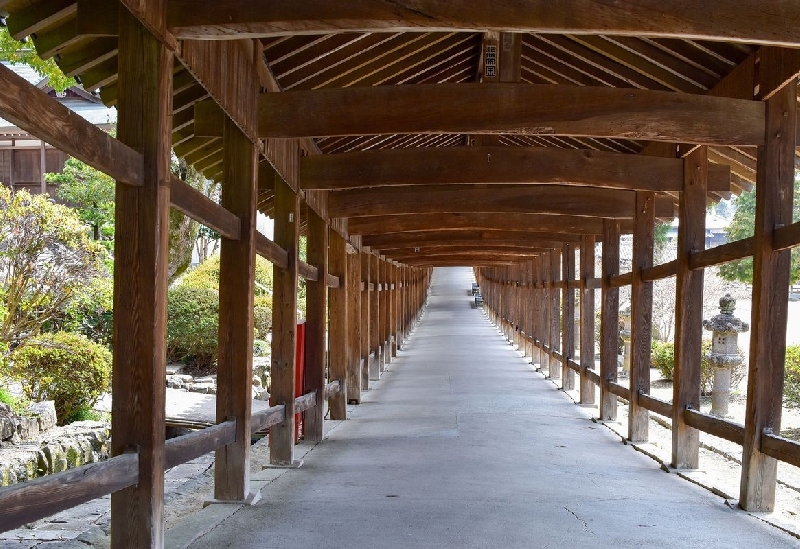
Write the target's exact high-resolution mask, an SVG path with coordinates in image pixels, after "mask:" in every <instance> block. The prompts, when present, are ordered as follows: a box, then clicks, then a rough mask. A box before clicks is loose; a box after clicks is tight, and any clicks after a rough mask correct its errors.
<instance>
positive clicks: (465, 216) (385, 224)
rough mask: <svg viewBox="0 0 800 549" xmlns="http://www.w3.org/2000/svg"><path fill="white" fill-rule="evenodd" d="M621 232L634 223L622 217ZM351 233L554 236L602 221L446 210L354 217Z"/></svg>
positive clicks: (595, 229)
mask: <svg viewBox="0 0 800 549" xmlns="http://www.w3.org/2000/svg"><path fill="white" fill-rule="evenodd" d="M620 225H621V227H622V230H623V232H627V233H630V232H631V231H632V230H633V223H632V222H631V221H630V220H621V221H620ZM347 227H348V232H349V233H350V234H351V235H384V234H389V233H402V232H412V233H416V232H421V231H437V230H443V229H450V230H453V231H459V230H462V231H476V230H477V231H495V230H500V231H519V232H520V233H521V234H524V233H525V232H526V231H537V232H548V233H552V234H554V235H555V234H557V235H563V234H567V235H570V236H574V235H575V234H603V220H602V219H598V218H590V217H580V216H569V215H549V214H535V213H533V214H532V213H521V214H518V213H505V214H503V215H496V214H493V213H449V214H419V215H388V216H372V217H356V218H352V219H349V220H348V222H347Z"/></svg>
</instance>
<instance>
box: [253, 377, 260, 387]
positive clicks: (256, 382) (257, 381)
mask: <svg viewBox="0 0 800 549" xmlns="http://www.w3.org/2000/svg"><path fill="white" fill-rule="evenodd" d="M261 386H262V381H261V377H259V376H253V387H261Z"/></svg>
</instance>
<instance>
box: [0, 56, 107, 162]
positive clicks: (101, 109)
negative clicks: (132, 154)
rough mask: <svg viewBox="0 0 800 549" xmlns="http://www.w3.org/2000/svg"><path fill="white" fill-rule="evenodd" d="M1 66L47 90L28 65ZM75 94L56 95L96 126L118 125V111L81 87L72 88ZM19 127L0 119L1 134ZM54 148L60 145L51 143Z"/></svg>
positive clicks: (0, 63)
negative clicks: (97, 99)
mask: <svg viewBox="0 0 800 549" xmlns="http://www.w3.org/2000/svg"><path fill="white" fill-rule="evenodd" d="M0 65H3V66H4V67H6V68H8V69H11V70H12V71H13V72H14V73H16V74H17V75H18V76H21V77H22V78H24V79H25V80H26V81H27V82H29V83H30V84H33V85H34V86H37V87H39V88H45V89H49V88H46V84H47V79H46V78H42V77H41V76H40V75H39V74H38V73H37V72H36V71H35V70H33V69H32V68H31V67H29V66H28V65H22V64H11V63H9V62H8V61H0ZM70 90H72V91H73V92H75V96H71V97H70V96H65V97H58V95H57V94H56V99H57V100H58V101H59V102H60V103H61V104H62V105H64V106H65V107H67V108H69V109H70V110H71V111H73V112H75V113H76V114H78V115H80V116H81V117H83V118H84V119H86V120H87V121H89V122H91V123H92V124H94V125H96V126H104V125H110V124H116V122H117V109H115V108H113V107H111V108H109V107H106V106H105V105H103V103H102V102H100V101H94V100H92V99H91V97H92V96H91V94H89V93H88V92H86V91H85V90H84V89H83V88H81V87H80V86H73V87H72V88H70ZM15 130H17V127H16V126H15V125H14V124H12V123H11V122H9V121H8V120H4V119H2V118H0V133H16V132H15ZM51 145H53V146H54V147H57V146H58V143H51Z"/></svg>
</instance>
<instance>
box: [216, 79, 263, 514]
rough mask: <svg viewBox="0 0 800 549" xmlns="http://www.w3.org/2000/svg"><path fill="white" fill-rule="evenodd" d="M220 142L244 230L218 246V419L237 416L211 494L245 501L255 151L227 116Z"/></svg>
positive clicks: (226, 203)
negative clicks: (234, 237)
mask: <svg viewBox="0 0 800 549" xmlns="http://www.w3.org/2000/svg"><path fill="white" fill-rule="evenodd" d="M252 93H253V94H256V93H258V90H255V89H254V90H252ZM222 142H223V155H224V159H223V168H224V170H225V172H224V176H223V178H224V181H225V184H224V185H223V186H222V206H223V207H224V208H225V209H226V210H228V211H230V212H232V213H234V214H236V215H237V216H239V218H240V219H241V220H242V232H241V238H240V239H239V240H230V239H227V238H223V239H222V245H221V246H222V247H221V250H220V266H219V351H218V365H217V423H222V422H224V421H226V420H227V419H230V418H236V442H233V443H231V444H228V445H227V446H223V447H222V448H220V449H218V450H217V452H216V458H215V460H214V498H216V499H217V500H222V501H245V500H253V499H257V498H258V494H257V493H256V494H250V408H251V403H252V400H253V396H252V391H253V292H254V288H255V269H256V248H255V242H256V202H257V192H258V180H257V179H258V171H257V169H256V162H257V156H256V154H257V152H256V148H255V146H254V145H253V143H252V142H251V141H250V140H249V139H248V138H247V136H245V135H244V134H243V133H242V131H241V130H240V129H239V128H238V126H236V124H234V123H233V122H232V121H231V120H230V119H228V118H226V119H225V125H224V129H223V138H222Z"/></svg>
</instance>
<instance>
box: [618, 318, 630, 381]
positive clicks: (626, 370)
mask: <svg viewBox="0 0 800 549" xmlns="http://www.w3.org/2000/svg"><path fill="white" fill-rule="evenodd" d="M619 316H620V320H622V332H621V333H620V336H621V337H622V373H623V375H625V376H627V375H630V372H631V307H630V305H628V306H627V307H625V308H624V309H623V310H622V311H620V314H619Z"/></svg>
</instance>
